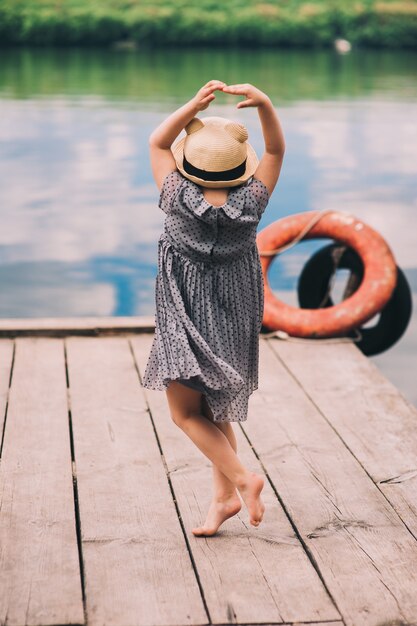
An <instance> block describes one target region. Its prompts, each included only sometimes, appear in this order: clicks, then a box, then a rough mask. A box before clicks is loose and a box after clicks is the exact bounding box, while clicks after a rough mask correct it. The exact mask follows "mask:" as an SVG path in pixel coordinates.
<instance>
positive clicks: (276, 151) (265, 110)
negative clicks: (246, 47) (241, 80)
mask: <svg viewBox="0 0 417 626" xmlns="http://www.w3.org/2000/svg"><path fill="white" fill-rule="evenodd" d="M222 91H223V92H224V93H231V94H233V95H242V96H245V97H246V100H242V101H241V102H239V103H238V104H237V105H236V106H237V108H238V109H242V108H244V107H257V108H258V115H259V119H260V122H261V126H262V133H263V136H264V142H265V152H264V154H263V156H262V158H261V159H260V161H259V165H258V167H257V168H256V171H255V173H254V178H257V179H259V180H261V181H262V182H263V183H264V185H265V186H266V188H267V189H268V192H269V195H271V194H272V192H273V190H274V189H275V185H276V184H277V181H278V178H279V175H280V172H281V166H282V162H283V160H284V153H285V139H284V133H283V130H282V127H281V124H280V121H279V119H278V116H277V114H276V112H275V109H274V107H273V104H272V102H271V99H270V98H269V97H268V96H267V95H266V94H265V93H263V92H262V91H261V90H260V89H257V88H256V87H254V86H253V85H250V84H249V83H246V84H243V85H228V86H226V87H223V90H222Z"/></svg>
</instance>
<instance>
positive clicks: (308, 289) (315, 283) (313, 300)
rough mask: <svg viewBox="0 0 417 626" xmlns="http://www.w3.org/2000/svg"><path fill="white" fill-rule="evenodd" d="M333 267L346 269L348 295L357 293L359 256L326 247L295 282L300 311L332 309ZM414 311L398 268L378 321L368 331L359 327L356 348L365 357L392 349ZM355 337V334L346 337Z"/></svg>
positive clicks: (339, 246)
mask: <svg viewBox="0 0 417 626" xmlns="http://www.w3.org/2000/svg"><path fill="white" fill-rule="evenodd" d="M336 267H337V268H338V269H348V270H350V272H351V276H350V279H349V280H350V281H351V283H353V289H352V287H351V289H350V291H349V293H348V294H346V295H345V296H344V298H343V299H345V298H346V297H348V296H350V295H351V294H352V293H354V292H355V291H356V289H358V287H359V285H360V283H361V281H362V279H363V274H364V267H363V263H362V259H361V258H360V256H359V255H358V254H357V253H356V252H355V250H353V249H352V248H349V247H348V246H346V245H342V244H337V243H333V244H329V245H327V246H325V247H323V248H320V250H318V251H317V252H316V253H315V254H313V256H312V257H311V258H310V259H309V260H308V261H307V263H306V264H305V265H304V267H303V269H302V271H301V274H300V277H299V279H298V285H297V293H298V302H299V305H300V307H301V308H303V309H318V308H324V307H328V306H333V304H334V303H333V301H332V299H331V296H330V293H329V283H330V281H331V278H332V275H333V274H334V272H335V270H336ZM412 308H413V301H412V294H411V289H410V286H409V284H408V281H407V279H406V277H405V275H404V272H403V271H402V270H401V268H400V267H398V266H397V284H396V286H395V289H394V291H393V293H392V296H391V298H390V300H389V301H388V302H387V304H386V305H385V307H384V308H383V309H382V311H380V313H379V319H378V321H377V322H376V323H375V324H374V325H373V326H371V327H369V328H365V327H359V328H358V329H357V330H359V331H360V333H361V335H362V337H361V339H360V340H359V341H357V342H356V345H357V346H358V348H359V349H360V350H361V351H362V352H363V353H364V354H366V355H367V356H372V355H374V354H380V353H381V352H384V351H385V350H388V348H391V346H393V345H394V344H395V343H396V342H397V341H398V340H399V339H400V337H402V335H403V334H404V332H405V330H406V328H407V326H408V324H409V322H410V318H411V314H412ZM347 336H348V337H352V338H354V337H355V336H356V333H355V330H353V331H351V332H349V333H348V334H347Z"/></svg>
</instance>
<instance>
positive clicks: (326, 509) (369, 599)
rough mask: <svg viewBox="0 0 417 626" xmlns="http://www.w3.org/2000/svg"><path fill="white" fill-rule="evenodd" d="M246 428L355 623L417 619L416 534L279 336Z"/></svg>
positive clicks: (264, 357) (263, 359)
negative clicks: (307, 388) (305, 383)
mask: <svg viewBox="0 0 417 626" xmlns="http://www.w3.org/2000/svg"><path fill="white" fill-rule="evenodd" d="M243 428H244V430H245V432H246V433H247V435H248V438H249V440H250V442H251V444H252V446H253V447H254V449H255V450H256V451H257V453H258V454H259V456H260V459H261V461H262V463H263V465H264V467H265V469H266V471H267V473H268V475H269V476H270V478H271V480H272V481H273V483H274V485H276V487H277V491H278V493H279V495H280V498H281V499H282V502H283V504H284V506H285V509H286V510H287V511H288V514H289V516H290V517H291V519H292V520H293V523H294V524H295V526H296V527H297V530H298V532H299V533H300V536H301V537H302V539H303V542H304V543H305V545H306V549H307V550H308V551H309V553H310V554H311V556H312V558H314V560H315V562H316V563H317V567H318V568H319V570H320V572H321V575H322V576H323V579H324V581H325V583H326V586H327V588H328V589H329V591H330V593H331V595H332V597H333V598H334V600H335V603H336V606H337V607H338V609H339V610H340V612H341V614H342V617H343V619H344V621H345V622H346V624H348V625H352V626H353V625H354V626H362V625H363V626H369V624H370V623H372V624H379V623H383V622H384V621H387V620H396V619H397V620H402V621H403V622H406V623H408V622H411V623H413V621H415V618H416V616H417V594H416V593H415V591H416V589H417V543H416V541H415V539H414V538H413V537H412V535H411V534H410V532H409V531H408V529H407V528H406V526H405V525H404V524H403V522H402V521H401V519H400V518H399V517H398V515H397V514H396V512H395V510H394V509H393V507H392V506H391V505H390V504H389V503H388V502H387V500H386V498H385V497H384V496H383V494H382V493H381V492H380V491H379V489H378V488H377V487H376V486H375V484H374V483H373V482H372V480H371V479H370V478H369V476H368V474H367V473H366V472H365V471H364V469H363V467H362V466H361V465H360V463H358V461H357V460H356V459H355V457H354V456H353V455H352V453H351V452H350V451H349V449H348V447H347V446H346V445H345V443H344V442H343V440H341V438H340V437H339V436H338V435H337V434H336V433H335V431H334V430H333V428H332V427H331V426H330V425H329V424H328V422H327V421H326V420H325V419H324V417H323V416H322V414H321V413H320V412H319V411H318V410H317V408H316V406H315V405H314V404H313V403H312V402H311V400H310V399H309V398H308V396H307V395H306V394H305V392H304V390H303V389H302V387H301V386H300V385H299V384H298V383H297V381H295V380H294V378H293V377H292V376H291V375H290V374H289V372H288V370H287V369H286V368H285V367H284V366H283V364H282V362H281V361H280V360H279V359H278V358H277V355H276V354H275V352H274V350H273V348H272V347H271V345H270V340H268V341H265V340H262V341H261V345H260V385H259V390H258V392H257V393H256V394H254V396H253V402H252V404H251V407H250V413H249V418H248V420H247V422H245V423H244V425H243ZM371 620H372V621H371Z"/></svg>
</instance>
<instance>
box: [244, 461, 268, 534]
mask: <svg viewBox="0 0 417 626" xmlns="http://www.w3.org/2000/svg"><path fill="white" fill-rule="evenodd" d="M264 482H265V481H264V479H263V477H262V476H261V475H260V474H255V473H254V472H249V475H248V479H247V481H246V482H245V483H244V485H243V486H241V487H238V490H239V493H240V495H241V496H242V499H243V501H244V503H245V504H246V506H247V509H248V512H249V521H250V523H251V524H252V526H259V524H260V523H261V521H262V518H263V515H264V511H265V505H264V503H263V502H262V498H261V495H260V494H261V491H262V489H263V488H264Z"/></svg>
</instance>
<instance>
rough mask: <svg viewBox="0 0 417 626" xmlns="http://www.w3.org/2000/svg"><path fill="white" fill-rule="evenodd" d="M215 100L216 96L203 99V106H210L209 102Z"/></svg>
mask: <svg viewBox="0 0 417 626" xmlns="http://www.w3.org/2000/svg"><path fill="white" fill-rule="evenodd" d="M215 98H216V96H215V95H214V94H211V95H210V96H207V97H206V98H203V99H202V100H201V104H208V103H209V102H211V101H212V100H214V99H215Z"/></svg>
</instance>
